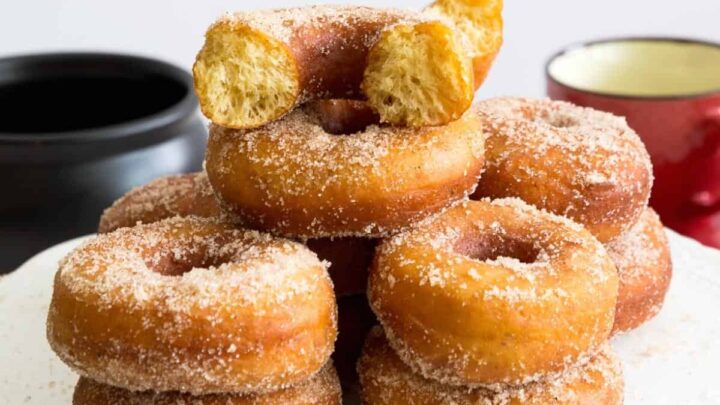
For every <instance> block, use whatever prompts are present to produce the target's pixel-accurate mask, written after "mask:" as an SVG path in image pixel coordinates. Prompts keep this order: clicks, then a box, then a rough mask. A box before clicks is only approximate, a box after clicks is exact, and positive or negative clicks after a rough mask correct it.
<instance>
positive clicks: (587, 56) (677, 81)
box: [547, 38, 720, 97]
mask: <svg viewBox="0 0 720 405" xmlns="http://www.w3.org/2000/svg"><path fill="white" fill-rule="evenodd" d="M547 71H548V74H549V76H550V77H551V78H552V79H554V80H555V81H557V82H559V83H560V84H563V85H566V86H568V87H572V88H575V89H579V90H584V91H591V92H595V93H601V94H608V95H619V96H636V97H690V96H696V95H701V94H706V93H711V92H720V44H713V43H706V42H700V41H692V40H679V39H663V38H645V39H642V38H641V39H632V38H631V39H618V40H609V41H600V42H595V43H590V44H586V45H582V46H579V47H575V48H571V49H569V50H567V51H565V52H562V53H560V54H558V55H557V56H555V57H554V58H553V59H551V61H550V63H549V64H548V68H547Z"/></svg>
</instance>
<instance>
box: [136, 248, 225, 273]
mask: <svg viewBox="0 0 720 405" xmlns="http://www.w3.org/2000/svg"><path fill="white" fill-rule="evenodd" d="M230 260H231V257H230V256H229V255H216V254H210V253H209V249H208V248H207V246H193V247H191V248H188V247H177V246H176V247H170V248H166V249H163V250H162V251H157V252H153V253H151V254H150V255H148V256H147V257H146V258H145V264H146V265H147V267H148V269H150V271H152V272H155V273H158V274H161V275H163V276H169V277H178V276H182V275H183V274H185V273H187V272H189V271H191V270H192V269H196V268H204V269H206V268H211V267H217V266H220V265H222V264H225V263H227V262H229V261H230Z"/></svg>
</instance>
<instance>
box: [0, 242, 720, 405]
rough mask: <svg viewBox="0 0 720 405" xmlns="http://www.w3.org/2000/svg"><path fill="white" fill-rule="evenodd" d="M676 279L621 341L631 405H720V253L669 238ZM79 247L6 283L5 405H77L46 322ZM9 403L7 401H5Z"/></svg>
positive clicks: (2, 325) (56, 251)
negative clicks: (64, 266)
mask: <svg viewBox="0 0 720 405" xmlns="http://www.w3.org/2000/svg"><path fill="white" fill-rule="evenodd" d="M668 236H669V240H670V248H671V252H672V258H673V263H674V274H673V280H672V283H671V286H670V291H669V292H668V296H667V298H666V301H665V305H664V307H663V309H662V311H661V312H660V314H659V315H658V316H657V317H656V318H655V319H653V320H652V321H650V322H649V323H647V324H645V325H643V326H641V327H640V328H639V329H637V330H634V331H632V332H630V333H627V334H625V335H622V336H619V337H616V338H615V339H613V346H614V347H615V349H616V351H617V352H618V354H619V355H620V358H621V359H622V361H623V368H624V374H625V405H677V404H683V405H713V404H715V405H720V385H718V383H717V381H718V380H717V376H718V375H720V343H719V342H720V315H719V314H720V313H719V312H718V310H717V309H718V308H720V252H719V251H717V250H714V249H709V248H706V247H703V246H701V245H700V244H698V243H697V242H695V241H693V240H690V239H687V238H685V237H682V236H680V235H678V234H676V233H674V232H672V231H668ZM79 243H80V240H73V241H69V242H66V243H64V244H62V245H58V246H55V247H53V248H51V249H48V250H46V251H45V252H43V253H41V254H39V255H37V256H35V257H34V258H33V259H31V260H30V261H28V262H27V263H25V264H24V265H23V266H22V267H21V268H20V269H18V270H17V271H15V272H13V273H11V274H10V275H7V276H4V277H0V364H1V365H12V366H11V367H7V366H5V367H2V366H0V404H3V403H5V404H12V405H16V404H21V403H25V404H59V405H60V404H66V403H67V404H69V403H70V398H71V396H72V392H73V387H74V385H75V382H76V381H77V376H76V375H75V374H73V373H72V372H71V371H70V370H69V369H68V368H67V366H65V365H64V364H63V363H61V362H60V360H58V358H57V357H56V356H55V355H54V354H53V353H52V352H51V351H50V347H49V346H48V344H47V341H46V339H45V319H46V316H47V308H48V303H49V301H50V294H51V290H52V278H53V274H54V273H55V271H56V269H57V262H58V260H59V259H60V258H61V257H62V256H64V255H65V254H66V253H67V252H69V251H70V250H71V249H73V248H74V247H75V246H77V245H78V244H79ZM3 401H4V402H3Z"/></svg>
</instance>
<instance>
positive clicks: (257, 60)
mask: <svg viewBox="0 0 720 405" xmlns="http://www.w3.org/2000/svg"><path fill="white" fill-rule="evenodd" d="M452 25H453V24H452V21H451V20H449V19H439V18H434V17H433V16H430V15H424V14H422V13H418V12H412V11H400V10H393V9H374V8H368V7H358V6H314V7H300V8H286V9H273V10H266V11H252V12H239V13H234V14H227V15H225V16H223V17H222V18H220V19H219V20H218V21H217V22H216V23H215V24H213V25H212V26H211V27H210V28H209V30H208V32H207V34H206V39H205V44H204V46H203V48H202V50H201V51H200V53H199V54H198V56H197V59H196V62H195V65H194V67H193V76H194V78H195V90H196V92H197V95H198V99H199V101H200V106H201V109H202V110H203V112H204V114H205V115H206V116H207V117H208V118H209V119H210V120H211V121H212V122H214V123H216V124H218V125H222V126H224V127H228V128H257V127H260V126H262V125H265V124H267V123H269V122H272V121H273V120H276V119H279V118H280V117H282V116H283V115H285V114H287V113H288V112H290V111H291V110H292V109H293V108H295V107H296V106H298V105H300V104H302V103H303V102H306V101H311V100H315V99H325V98H358V99H365V98H366V99H367V100H368V102H369V103H370V105H371V106H372V107H373V109H374V110H375V111H377V112H378V113H379V114H380V117H381V119H382V122H387V123H391V124H394V125H400V126H413V127H419V126H425V125H442V124H446V123H449V122H451V121H453V120H456V119H458V118H459V117H460V116H461V115H462V114H463V113H464V112H465V111H466V110H467V109H468V108H469V107H470V104H471V103H472V98H473V95H474V92H475V86H474V84H475V80H474V76H473V66H472V56H473V54H472V52H471V51H470V46H469V45H470V44H465V43H464V42H463V40H462V37H461V36H460V34H458V33H456V30H455V29H454V27H453V26H452Z"/></svg>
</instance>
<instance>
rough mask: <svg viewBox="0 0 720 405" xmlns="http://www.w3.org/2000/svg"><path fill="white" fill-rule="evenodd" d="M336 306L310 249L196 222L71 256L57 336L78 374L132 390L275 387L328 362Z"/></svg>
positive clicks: (56, 298) (58, 279) (50, 330)
mask: <svg viewBox="0 0 720 405" xmlns="http://www.w3.org/2000/svg"><path fill="white" fill-rule="evenodd" d="M336 311H337V308H336V304H335V296H334V294H333V291H332V283H331V281H330V279H329V277H328V275H327V272H326V270H325V266H324V265H323V264H322V263H321V262H320V261H319V260H318V259H317V256H315V254H313V253H312V252H310V251H309V250H308V249H307V248H306V247H305V246H303V245H301V244H299V243H296V242H292V241H289V240H284V239H280V238H273V237H270V236H268V235H265V234H260V233H258V232H255V231H246V230H239V229H235V228H233V227H232V226H230V225H227V224H222V223H219V222H216V221H213V220H208V219H200V218H197V217H187V218H172V219H167V220H164V221H160V222H156V223H154V224H150V225H139V226H136V227H133V228H123V229H120V230H117V231H115V232H112V233H109V234H104V235H100V236H98V237H97V238H94V239H91V240H90V241H88V242H86V243H85V244H84V245H82V246H81V247H79V248H78V249H76V250H74V251H73V252H72V253H71V254H69V255H68V256H67V257H65V258H64V259H63V261H62V263H61V265H60V269H59V270H58V272H57V274H56V276H55V284H54V290H53V297H52V302H51V304H50V309H49V313H48V322H47V334H48V341H49V342H50V346H51V347H52V348H53V350H54V351H55V352H56V353H57V354H58V356H59V357H60V358H61V359H62V360H63V361H64V362H65V363H67V364H68V365H70V366H71V367H72V368H73V369H74V370H75V371H77V372H78V373H79V374H80V375H82V376H84V377H88V378H92V379H94V380H96V381H99V382H102V383H105V384H110V385H114V386H117V387H121V388H126V389H130V390H150V389H152V390H159V391H182V392H190V393H193V394H196V395H199V394H207V393H217V392H263V391H272V390H276V389H279V388H283V387H286V386H288V385H291V384H294V383H297V382H299V381H302V380H304V379H306V378H308V377H310V376H311V375H313V374H314V373H315V372H316V371H317V370H319V369H320V368H321V367H322V366H323V365H324V364H325V363H326V362H327V359H328V358H329V356H330V353H331V352H332V350H333V345H334V341H335V337H336V334H337V329H336V322H337V318H336V317H337V312H336Z"/></svg>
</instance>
